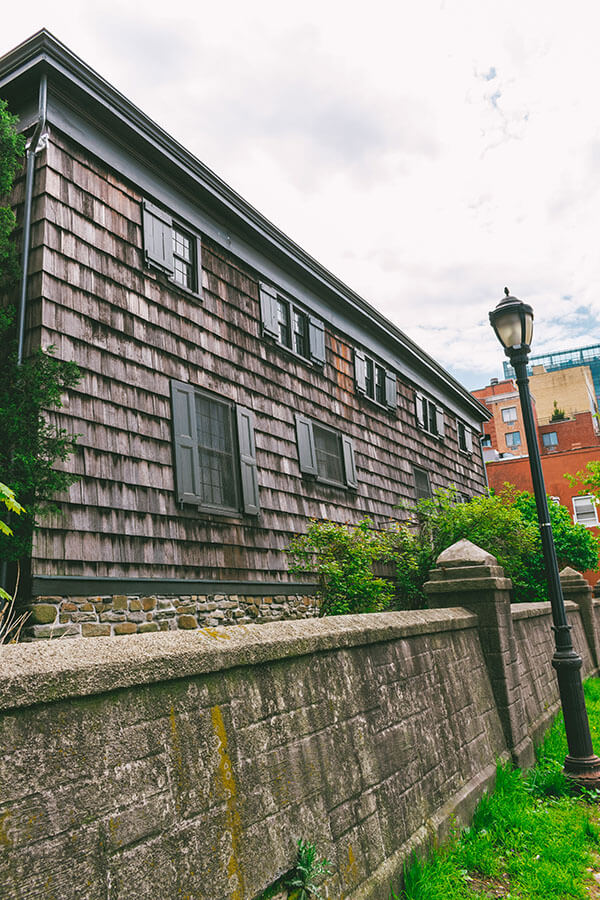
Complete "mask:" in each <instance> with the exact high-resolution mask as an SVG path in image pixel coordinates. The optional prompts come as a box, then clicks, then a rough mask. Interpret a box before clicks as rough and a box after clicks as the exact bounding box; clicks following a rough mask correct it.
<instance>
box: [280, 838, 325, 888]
mask: <svg viewBox="0 0 600 900" xmlns="http://www.w3.org/2000/svg"><path fill="white" fill-rule="evenodd" d="M329 874H331V870H330V864H329V860H327V859H319V857H318V856H317V848H316V846H315V844H311V842H310V841H304V840H302V838H300V840H299V841H298V858H297V860H296V868H295V869H294V871H293V873H292V875H291V876H290V878H288V879H287V881H286V887H288V888H289V889H290V893H289V900H311V897H315V898H317V900H320V898H322V896H323V894H322V893H321V888H320V886H319V882H320V881H321V880H322V879H323V878H325V877H326V876H327V875H329Z"/></svg>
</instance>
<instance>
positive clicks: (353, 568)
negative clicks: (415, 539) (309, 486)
mask: <svg viewBox="0 0 600 900" xmlns="http://www.w3.org/2000/svg"><path fill="white" fill-rule="evenodd" d="M402 543H404V544H405V545H406V547H407V548H408V547H409V546H410V544H411V536H410V534H409V533H408V532H406V530H405V529H398V530H396V531H375V530H374V529H373V523H372V522H371V520H370V519H363V520H362V521H361V522H359V523H358V524H357V525H354V526H353V525H338V524H336V523H335V522H317V521H312V522H311V524H310V525H309V528H308V531H307V533H306V534H304V535H298V536H297V537H296V538H295V539H294V540H293V541H292V543H291V544H290V546H289V547H288V549H287V552H288V554H289V556H290V559H291V561H292V562H291V566H290V569H291V571H292V572H295V573H301V572H302V573H310V574H315V575H316V576H317V578H318V582H319V589H318V599H319V603H320V609H321V615H326V616H331V615H343V614H344V613H364V612H379V611H381V610H384V609H387V607H388V606H389V605H390V603H391V602H392V600H393V598H394V587H393V584H391V583H390V581H389V580H388V579H385V578H378V577H376V576H375V575H374V573H373V565H374V564H375V563H386V562H390V561H391V560H392V558H393V556H394V552H395V545H396V544H402ZM408 555H409V554H408ZM414 562H415V565H416V559H415V561H414Z"/></svg>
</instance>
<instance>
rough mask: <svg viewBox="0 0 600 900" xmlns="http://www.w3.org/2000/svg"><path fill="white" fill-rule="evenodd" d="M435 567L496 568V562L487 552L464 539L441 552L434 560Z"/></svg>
mask: <svg viewBox="0 0 600 900" xmlns="http://www.w3.org/2000/svg"><path fill="white" fill-rule="evenodd" d="M435 562H436V565H437V566H439V567H440V568H442V569H446V568H453V567H454V566H497V565H498V560H497V559H496V557H495V556H492V554H491V553H488V552H487V550H482V549H481V547H478V546H477V545H476V544H473V543H472V541H468V540H467V539H466V538H462V540H460V541H457V542H456V543H455V544H452V546H451V547H447V548H446V550H444V551H442V553H440V555H439V556H438V558H437V559H436V561H435Z"/></svg>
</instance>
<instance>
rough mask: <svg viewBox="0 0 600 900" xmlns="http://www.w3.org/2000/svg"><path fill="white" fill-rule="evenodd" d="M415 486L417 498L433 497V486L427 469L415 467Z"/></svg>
mask: <svg viewBox="0 0 600 900" xmlns="http://www.w3.org/2000/svg"><path fill="white" fill-rule="evenodd" d="M414 473H415V487H416V489H417V500H427V499H428V498H429V497H431V487H430V485H429V474H428V473H427V472H426V471H425V469H417V467H416V466H415V468H414Z"/></svg>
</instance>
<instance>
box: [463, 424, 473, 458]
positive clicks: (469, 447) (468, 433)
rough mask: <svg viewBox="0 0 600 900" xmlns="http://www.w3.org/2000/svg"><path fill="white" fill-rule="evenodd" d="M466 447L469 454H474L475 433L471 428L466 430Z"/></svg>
mask: <svg viewBox="0 0 600 900" xmlns="http://www.w3.org/2000/svg"><path fill="white" fill-rule="evenodd" d="M465 447H466V448H467V453H472V452H473V432H472V431H471V429H470V428H465Z"/></svg>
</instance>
